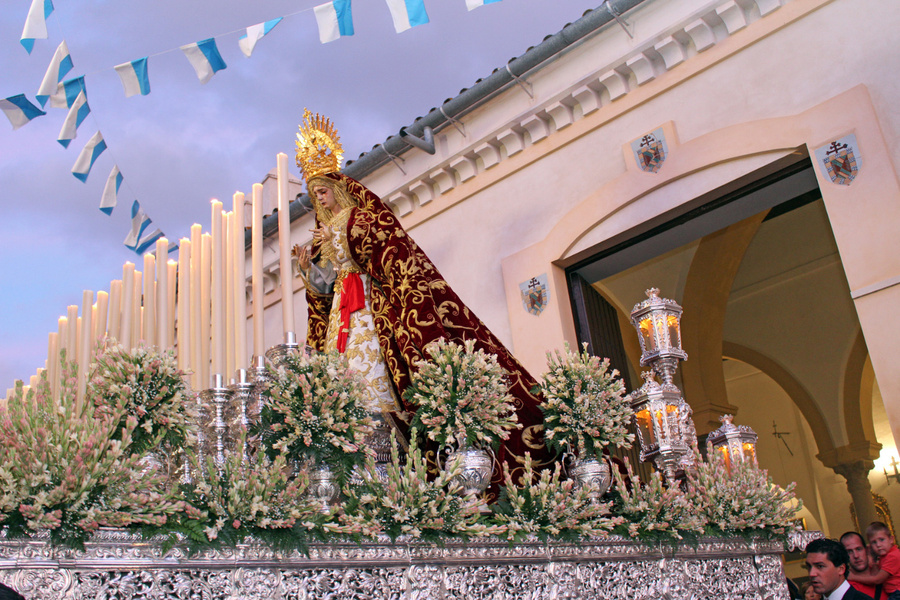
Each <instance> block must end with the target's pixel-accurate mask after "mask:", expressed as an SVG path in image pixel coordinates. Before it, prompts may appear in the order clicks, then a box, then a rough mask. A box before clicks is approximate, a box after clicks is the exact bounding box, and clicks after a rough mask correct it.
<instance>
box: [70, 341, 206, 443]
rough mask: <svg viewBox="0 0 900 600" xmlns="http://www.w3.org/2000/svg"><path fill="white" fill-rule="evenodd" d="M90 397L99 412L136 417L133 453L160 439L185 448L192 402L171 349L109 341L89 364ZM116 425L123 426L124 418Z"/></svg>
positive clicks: (159, 441)
mask: <svg viewBox="0 0 900 600" xmlns="http://www.w3.org/2000/svg"><path fill="white" fill-rule="evenodd" d="M88 396H89V397H90V398H92V400H93V404H94V406H95V407H96V411H97V415H98V416H107V415H111V414H113V413H115V412H119V413H121V414H122V415H126V416H133V417H135V418H136V419H137V422H138V425H137V428H136V429H135V430H134V432H133V434H132V452H133V453H140V452H144V451H146V450H151V449H154V448H156V447H157V446H159V444H160V443H162V442H165V444H166V446H168V447H169V448H183V447H184V446H185V443H186V442H187V439H188V434H189V431H190V430H191V427H192V425H193V423H195V422H196V417H197V415H196V412H195V409H194V407H195V403H193V402H188V401H187V396H188V391H187V386H186V385H185V383H184V373H183V372H182V371H181V370H179V369H178V365H177V361H176V359H175V354H174V352H172V351H168V352H160V351H159V350H157V349H156V348H147V347H143V346H142V347H138V348H135V349H134V350H130V351H129V350H125V348H123V347H122V346H121V345H119V344H117V343H116V342H115V341H113V340H107V341H106V342H105V343H104V344H103V345H102V346H101V347H100V348H99V351H98V353H97V355H96V357H95V358H94V361H93V364H92V365H91V374H90V380H89V383H88ZM119 427H120V429H121V428H123V427H124V417H122V418H121V419H120V421H119Z"/></svg>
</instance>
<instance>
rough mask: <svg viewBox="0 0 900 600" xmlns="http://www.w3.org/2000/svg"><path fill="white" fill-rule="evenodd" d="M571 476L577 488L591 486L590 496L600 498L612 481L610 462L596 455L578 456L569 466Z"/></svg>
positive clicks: (595, 498)
mask: <svg viewBox="0 0 900 600" xmlns="http://www.w3.org/2000/svg"><path fill="white" fill-rule="evenodd" d="M569 476H570V477H571V478H572V479H573V480H574V481H575V489H580V488H582V487H584V486H591V492H590V497H591V499H592V500H599V499H600V498H601V497H603V494H605V493H606V491H607V490H608V489H609V486H610V484H611V483H612V472H611V471H610V469H609V463H608V462H607V461H605V460H603V461H599V460H597V459H596V458H594V457H592V456H591V457H588V458H578V459H576V460H575V461H574V462H573V463H572V466H571V467H570V468H569Z"/></svg>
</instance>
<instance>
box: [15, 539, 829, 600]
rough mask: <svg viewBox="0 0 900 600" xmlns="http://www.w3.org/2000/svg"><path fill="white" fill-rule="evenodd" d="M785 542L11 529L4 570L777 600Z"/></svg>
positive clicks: (298, 586) (393, 593) (43, 580)
mask: <svg viewBox="0 0 900 600" xmlns="http://www.w3.org/2000/svg"><path fill="white" fill-rule="evenodd" d="M808 533H812V532H808ZM819 535H821V534H819ZM807 537H810V536H807ZM784 550H785V548H784V547H783V546H782V545H781V544H779V543H777V542H773V541H768V540H759V541H754V542H747V541H745V540H743V539H736V538H729V539H702V540H700V541H699V542H698V543H697V544H696V545H685V546H683V547H679V548H677V549H673V548H671V547H668V546H663V547H659V546H646V545H642V544H636V543H633V542H630V541H628V540H626V539H622V538H616V537H612V538H609V539H603V540H600V539H594V540H584V541H583V542H581V543H562V542H550V543H543V542H540V541H536V540H535V541H532V542H527V543H521V544H517V545H514V546H509V545H508V544H507V542H505V541H503V540H480V541H471V542H468V543H464V542H452V543H450V542H448V543H447V544H446V545H445V546H443V547H441V546H432V545H429V544H425V543H421V542H416V541H414V540H398V541H397V542H396V543H393V544H392V543H390V541H389V540H387V539H385V540H383V542H382V543H366V544H360V545H355V544H346V543H344V544H341V543H336V544H330V545H325V544H316V545H312V546H310V548H309V555H308V556H307V555H305V554H300V553H291V554H285V555H282V554H279V553H276V552H274V551H272V550H271V549H269V548H267V547H265V546H261V545H258V544H246V545H241V546H238V547H236V548H227V549H222V550H221V551H213V550H208V551H204V552H202V553H200V554H198V555H195V556H191V557H187V556H186V555H185V554H184V552H183V551H182V550H181V549H179V548H175V549H173V550H172V551H170V552H169V553H168V554H166V555H163V554H162V552H161V551H160V547H159V545H158V544H157V543H155V542H153V541H151V542H149V543H147V542H144V541H142V540H141V539H140V538H139V537H138V536H136V535H132V534H129V533H127V532H123V531H117V530H104V531H101V532H98V533H97V535H96V536H95V537H94V538H93V539H92V541H91V542H88V544H87V545H86V548H85V550H84V551H83V552H81V551H76V550H70V549H55V548H52V547H50V546H49V544H48V543H47V541H46V539H40V540H35V539H27V540H9V539H6V538H5V537H4V535H3V534H2V533H0V581H2V582H4V583H5V584H7V585H9V586H11V587H13V588H15V589H18V590H20V591H21V592H22V593H23V594H24V595H25V596H26V597H28V598H41V599H42V600H63V599H66V600H68V599H72V598H74V599H92V600H93V599H96V600H100V599H104V600H126V599H129V600H131V599H135V598H141V599H147V600H170V599H171V600H175V599H179V600H180V599H187V598H190V599H192V600H193V599H197V600H237V599H247V600H262V599H264V598H266V599H268V598H274V599H278V600H288V599H290V600H294V599H303V600H312V599H318V598H329V597H330V598H340V599H341V600H345V599H359V600H369V599H376V600H381V599H385V600H387V599H390V600H413V599H417V600H418V599H421V600H425V599H429V600H431V599H458V600H468V599H471V598H493V599H498V600H499V599H504V600H505V599H507V598H508V599H522V600H526V599H527V600H538V599H548V600H557V599H560V600H561V599H570V598H571V599H574V598H598V599H616V600H618V599H621V598H629V599H635V600H660V599H678V600H681V599H685V600H687V599H696V600H700V599H705V598H710V599H715V600H719V599H721V598H742V599H756V600H768V599H772V598H787V587H786V586H785V576H784V571H783V570H782V566H781V558H780V553H781V552H783V551H784Z"/></svg>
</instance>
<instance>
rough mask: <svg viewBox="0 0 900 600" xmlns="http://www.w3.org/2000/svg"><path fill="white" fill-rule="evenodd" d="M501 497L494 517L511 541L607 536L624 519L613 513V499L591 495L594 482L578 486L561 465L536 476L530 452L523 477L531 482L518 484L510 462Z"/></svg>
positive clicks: (506, 470) (505, 470)
mask: <svg viewBox="0 0 900 600" xmlns="http://www.w3.org/2000/svg"><path fill="white" fill-rule="evenodd" d="M503 468H504V485H503V488H502V490H501V493H500V501H499V502H498V503H497V504H496V505H495V506H494V515H493V518H494V520H495V521H496V522H497V523H498V524H499V525H501V526H503V528H504V530H505V531H504V532H503V535H504V536H505V537H506V538H507V539H508V540H510V541H516V540H520V539H523V538H525V537H528V536H537V537H539V538H541V539H547V538H557V539H576V538H581V537H594V538H604V537H607V536H608V535H609V533H610V531H612V530H613V529H614V528H615V527H617V526H618V525H620V524H622V522H623V521H624V519H623V518H622V517H620V516H614V515H611V514H610V506H611V505H610V503H608V502H596V501H594V500H593V499H592V498H591V494H592V492H594V491H596V490H594V489H592V484H587V485H584V486H581V487H575V482H574V481H573V480H571V479H565V478H564V477H563V474H562V466H561V465H560V464H559V463H557V464H556V465H555V466H554V468H553V469H552V470H550V469H545V470H543V471H541V472H540V475H539V476H535V472H534V466H533V464H532V461H531V456H530V455H528V454H526V455H525V464H524V473H523V474H522V476H521V479H522V481H525V482H532V483H531V485H525V486H521V487H520V486H518V485H516V484H515V482H514V481H513V477H512V475H511V474H510V472H509V467H508V466H507V465H504V466H503Z"/></svg>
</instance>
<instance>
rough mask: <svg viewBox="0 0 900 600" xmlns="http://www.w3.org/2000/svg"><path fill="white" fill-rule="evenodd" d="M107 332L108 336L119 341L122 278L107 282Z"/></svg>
mask: <svg viewBox="0 0 900 600" xmlns="http://www.w3.org/2000/svg"><path fill="white" fill-rule="evenodd" d="M107 322H108V326H107V334H108V335H109V337H110V338H112V339H114V340H116V341H121V339H120V338H119V335H120V334H119V332H120V331H121V329H120V325H121V323H122V280H121V279H114V280H113V281H111V282H110V283H109V317H108V319H107Z"/></svg>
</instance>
